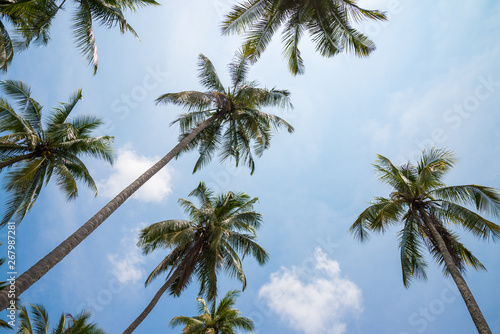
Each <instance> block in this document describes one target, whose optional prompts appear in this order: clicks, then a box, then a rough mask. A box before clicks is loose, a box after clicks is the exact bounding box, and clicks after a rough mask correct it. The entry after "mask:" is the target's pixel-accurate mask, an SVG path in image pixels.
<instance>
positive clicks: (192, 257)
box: [123, 236, 205, 334]
mask: <svg viewBox="0 0 500 334" xmlns="http://www.w3.org/2000/svg"><path fill="white" fill-rule="evenodd" d="M204 243H205V238H203V236H200V237H199V238H198V240H196V242H195V245H194V247H193V248H192V249H191V250H190V251H189V253H188V255H187V256H186V257H185V258H184V259H183V260H182V261H181V263H178V264H175V265H176V266H177V268H176V269H175V271H174V273H173V274H172V275H171V276H170V278H169V279H168V280H167V282H166V283H165V284H164V285H163V286H162V287H161V288H160V290H158V292H157V293H156V294H155V296H154V297H153V299H152V300H151V302H150V303H149V304H148V306H146V308H145V309H144V311H142V313H141V314H139V316H138V317H137V318H136V319H135V320H134V321H133V322H132V323H131V324H130V326H128V328H127V329H126V330H125V331H124V332H123V334H131V333H132V332H133V331H134V330H135V329H136V328H137V326H139V325H140V324H141V322H142V321H143V320H144V319H146V317H147V316H148V315H149V313H151V311H152V310H153V308H154V307H155V306H156V303H158V300H160V297H161V296H162V295H163V294H164V293H165V291H167V289H168V287H169V286H170V285H171V284H172V282H173V281H174V280H175V279H176V278H177V277H179V279H180V280H181V281H182V277H184V278H186V277H187V278H188V280H189V277H190V276H191V274H192V273H193V271H194V269H195V268H196V263H197V262H198V260H199V259H200V256H201V254H202V253H203V245H204ZM177 284H178V285H177V288H178V289H179V284H180V286H181V288H180V289H181V290H182V289H183V287H182V284H183V283H182V282H177ZM184 284H185V283H184Z"/></svg>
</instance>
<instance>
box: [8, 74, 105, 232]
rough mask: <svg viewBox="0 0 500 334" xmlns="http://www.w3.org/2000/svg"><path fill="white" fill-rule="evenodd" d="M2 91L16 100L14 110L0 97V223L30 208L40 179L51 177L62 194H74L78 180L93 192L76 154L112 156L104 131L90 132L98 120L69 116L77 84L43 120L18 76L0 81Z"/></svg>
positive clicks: (19, 217) (18, 218)
mask: <svg viewBox="0 0 500 334" xmlns="http://www.w3.org/2000/svg"><path fill="white" fill-rule="evenodd" d="M0 88H1V89H2V91H3V93H4V94H5V96H7V97H9V98H11V100H12V101H13V102H15V103H16V104H17V107H18V108H17V109H18V111H16V110H15V108H14V107H13V106H12V105H11V104H9V102H8V101H7V100H6V99H4V98H0V171H1V172H4V173H5V174H4V179H5V180H4V181H5V182H4V183H5V184H4V188H5V189H6V190H7V192H8V194H9V198H8V200H7V204H6V210H5V213H4V215H3V217H2V221H1V224H0V225H5V224H6V223H7V222H8V221H10V220H12V221H15V222H20V221H21V220H22V219H23V218H24V216H25V215H26V213H27V212H28V211H29V210H30V209H31V208H32V206H33V204H34V203H35V201H36V199H37V198H38V195H39V194H40V191H41V189H42V187H43V185H44V184H47V183H48V182H49V181H50V180H51V179H55V182H56V184H57V185H58V186H59V187H60V188H61V190H62V191H63V192H64V193H65V194H66V196H67V197H68V199H73V198H75V197H76V196H77V195H78V187H77V181H82V182H83V183H84V184H85V185H86V186H88V187H89V188H90V189H92V190H93V191H94V192H95V194H96V195H97V188H96V185H95V182H94V180H93V179H92V177H91V175H90V173H89V171H88V170H87V168H86V167H85V165H84V163H83V161H81V160H80V156H82V155H85V156H90V157H94V158H100V159H104V160H105V161H108V162H110V163H111V162H113V149H112V146H111V145H112V140H113V137H110V136H99V137H93V136H92V132H93V131H94V130H96V129H97V128H98V127H99V126H100V125H101V124H102V123H103V122H102V121H101V119H99V118H97V117H94V116H88V115H83V116H76V117H73V118H69V116H70V113H71V112H72V111H73V109H74V107H75V105H76V103H77V102H78V101H79V100H80V99H81V98H82V91H81V89H80V90H78V91H77V92H75V93H74V94H73V95H72V96H71V97H70V99H69V102H67V103H61V104H60V105H59V106H58V107H56V108H53V110H52V112H51V113H50V115H49V116H48V117H47V119H46V122H45V125H43V123H44V122H43V120H42V106H41V105H40V104H39V103H38V102H37V101H36V100H34V99H33V98H32V97H31V89H30V87H29V86H28V85H26V84H24V83H22V82H20V81H12V80H6V81H2V82H0Z"/></svg>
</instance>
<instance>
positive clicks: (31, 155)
mask: <svg viewBox="0 0 500 334" xmlns="http://www.w3.org/2000/svg"><path fill="white" fill-rule="evenodd" d="M35 156H36V152H31V153H28V154H23V155H20V156H17V157H15V158H12V159H9V160H7V161H3V162H0V171H1V170H2V169H4V168H5V167H9V166H11V165H13V164H15V163H16V162H19V161H22V160H26V159H31V158H34V157H35Z"/></svg>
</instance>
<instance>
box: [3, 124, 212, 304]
mask: <svg viewBox="0 0 500 334" xmlns="http://www.w3.org/2000/svg"><path fill="white" fill-rule="evenodd" d="M218 116H219V115H218V114H216V115H213V116H212V117H210V118H208V119H207V120H206V121H205V122H203V123H202V124H200V125H199V126H198V127H197V128H196V129H194V130H193V131H192V132H191V133H190V134H189V135H188V136H186V137H185V138H184V139H183V140H181V141H180V142H179V143H178V144H177V145H176V146H175V147H174V148H173V149H172V150H171V151H170V152H168V154H167V155H166V156H164V157H163V158H161V160H160V161H158V162H157V163H156V164H154V165H153V166H152V167H151V168H150V169H148V170H147V171H146V172H145V173H144V174H142V175H141V176H139V177H138V178H137V179H136V180H135V181H134V182H132V183H131V184H130V185H129V186H128V187H127V188H125V189H124V190H122V191H121V192H120V193H119V194H118V195H117V196H116V197H115V198H113V199H112V200H111V201H110V202H109V203H108V204H106V205H105V206H104V207H103V208H102V209H101V210H99V212H97V213H96V214H95V215H94V216H93V217H92V218H90V219H89V220H88V221H87V222H86V223H85V224H83V225H82V226H81V227H80V228H79V229H78V230H77V231H76V232H74V233H73V234H72V235H70V236H69V237H68V238H67V239H66V240H64V241H63V242H62V243H61V244H60V245H59V246H57V247H56V248H54V250H53V251H51V252H50V253H49V254H47V255H46V256H45V257H44V258H43V259H41V260H40V261H38V262H37V263H36V264H35V265H34V266H32V267H31V268H29V269H28V270H27V271H25V272H24V273H23V274H22V275H21V276H19V277H18V278H17V279H16V283H15V287H16V292H15V295H16V298H17V297H19V296H20V295H21V294H22V293H23V292H24V291H26V290H27V289H28V288H29V287H30V286H32V285H33V284H34V283H35V282H36V281H38V280H39V279H40V278H41V277H43V275H45V274H46V273H47V272H48V271H49V270H50V269H52V268H53V267H54V266H55V265H56V264H58V263H59V262H60V261H61V260H62V259H64V257H66V255H68V254H69V253H70V252H71V251H72V250H73V249H75V247H76V246H78V245H79V244H80V243H81V242H82V241H83V240H84V239H85V238H86V237H88V236H89V235H90V234H91V233H92V232H93V231H94V230H95V229H96V228H97V227H99V225H101V224H102V223H103V222H104V221H105V220H106V219H107V218H108V217H109V216H110V215H111V214H112V213H113V212H115V211H116V209H118V208H119V207H120V206H121V205H122V204H123V203H124V202H125V201H126V200H127V199H128V198H129V197H130V196H132V194H133V193H135V192H136V191H137V190H138V189H139V188H140V187H141V186H142V185H144V183H146V182H147V181H148V180H149V179H150V178H152V177H153V175H155V174H156V173H158V172H159V171H160V170H161V169H162V168H163V167H164V166H165V165H166V164H167V163H168V162H169V161H170V160H172V159H173V158H174V157H175V156H176V155H177V154H179V152H180V151H181V150H182V149H183V148H184V147H186V145H188V144H189V143H190V142H191V141H192V140H193V139H194V138H195V137H196V135H198V133H200V132H201V131H202V130H203V129H205V128H206V127H207V126H209V125H210V124H211V123H212V122H214V121H215V120H216V119H217V118H218ZM8 292H9V290H8V289H4V290H2V291H0V310H3V309H5V308H7V307H8V306H9V301H10V300H11V299H12V298H9V297H8Z"/></svg>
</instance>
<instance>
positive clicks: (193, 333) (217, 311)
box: [169, 290, 255, 334]
mask: <svg viewBox="0 0 500 334" xmlns="http://www.w3.org/2000/svg"><path fill="white" fill-rule="evenodd" d="M238 296H239V291H236V290H231V291H229V292H228V293H227V294H226V295H225V296H224V297H223V298H222V299H221V300H220V301H219V303H218V304H216V302H215V300H214V301H213V302H212V305H211V307H209V306H208V305H207V302H206V301H205V299H203V298H197V299H196V301H197V302H198V315H197V316H194V317H185V316H179V317H175V318H173V319H172V320H171V321H170V323H169V325H170V326H171V327H176V326H184V329H183V330H182V333H183V334H208V333H219V334H234V333H236V332H235V329H241V330H244V331H248V332H251V331H253V330H254V328H255V326H254V322H253V320H252V319H250V318H246V317H242V316H241V312H240V311H239V310H237V309H236V308H234V306H235V304H236V298H237V297H238Z"/></svg>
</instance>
